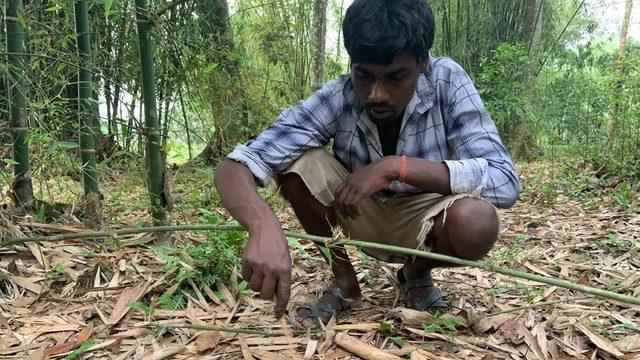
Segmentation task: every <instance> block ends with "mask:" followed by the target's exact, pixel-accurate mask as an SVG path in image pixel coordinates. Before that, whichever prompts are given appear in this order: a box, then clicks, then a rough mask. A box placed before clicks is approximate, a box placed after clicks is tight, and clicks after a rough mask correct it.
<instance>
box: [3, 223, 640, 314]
mask: <svg viewBox="0 0 640 360" xmlns="http://www.w3.org/2000/svg"><path fill="white" fill-rule="evenodd" d="M170 231H246V230H245V228H243V227H242V226H237V225H205V224H196V225H177V226H154V227H146V228H125V229H119V230H112V231H99V232H86V233H79V234H64V235H55V236H39V237H32V238H25V239H10V240H8V241H4V242H0V246H1V247H7V246H11V245H18V244H24V243H27V242H44V241H48V242H59V241H65V240H81V239H91V238H94V239H98V238H106V237H112V238H116V239H117V238H118V237H119V236H122V235H131V234H139V233H163V232H170ZM284 234H285V235H286V236H287V237H290V238H294V239H302V240H309V241H312V242H315V243H318V244H323V245H324V246H326V247H335V246H340V245H351V246H355V247H358V248H365V249H378V250H384V251H389V252H394V253H397V254H403V255H408V256H416V257H422V258H426V259H431V260H437V261H442V262H447V263H450V264H455V265H461V266H468V267H474V268H479V269H483V270H486V271H489V272H494V273H498V274H502V275H506V276H509V277H514V278H519V279H525V280H531V281H535V282H538V283H542V284H547V285H552V286H557V287H561V288H565V289H569V290H575V291H579V292H582V293H585V294H589V295H594V296H599V297H602V298H605V299H610V300H616V301H619V302H621V303H625V304H632V305H640V298H637V297H633V296H629V295H624V294H619V293H615V292H613V291H608V290H603V289H598V288H594V287H590V286H586V285H580V284H576V283H573V282H571V281H568V280H562V279H556V278H552V277H546V276H541V275H536V274H530V273H526V272H523V271H517V270H510V269H504V268H501V267H499V266H496V265H494V264H492V263H491V262H488V261H472V260H465V259H460V258H456V257H453V256H448V255H442V254H437V253H433V252H428V251H422V250H417V249H410V248H404V247H400V246H393V245H387V244H380V243H372V242H366V241H360V240H335V239H333V238H330V237H324V236H315V235H307V234H300V233H297V232H292V231H284Z"/></svg>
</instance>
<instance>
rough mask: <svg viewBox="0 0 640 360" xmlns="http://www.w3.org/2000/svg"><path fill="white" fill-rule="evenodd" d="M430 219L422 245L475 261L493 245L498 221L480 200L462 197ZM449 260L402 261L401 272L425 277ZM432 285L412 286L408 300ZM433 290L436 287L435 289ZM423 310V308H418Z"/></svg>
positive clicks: (410, 276) (414, 277)
mask: <svg viewBox="0 0 640 360" xmlns="http://www.w3.org/2000/svg"><path fill="white" fill-rule="evenodd" d="M445 211H446V218H445V221H444V223H443V221H442V220H443V217H444V216H445V213H444V212H442V213H440V214H439V215H438V216H436V217H435V219H434V227H433V228H432V230H431V232H430V233H429V234H428V235H427V239H426V243H425V244H426V245H429V246H430V247H431V251H433V252H435V253H439V254H444V255H450V256H455V257H459V258H462V259H467V260H479V259H481V258H483V257H484V256H485V255H487V254H488V253H489V251H490V250H491V249H492V248H493V246H494V244H495V242H496V240H497V238H498V232H499V227H500V226H499V220H498V215H497V212H496V210H495V208H494V207H493V206H492V205H491V204H489V203H487V202H486V201H484V200H480V199H476V198H462V199H459V200H457V201H455V202H454V203H453V204H452V205H451V207H449V208H448V209H446V210H445ZM452 266H454V265H453V264H451V263H446V262H440V261H434V260H430V259H424V258H417V259H416V260H415V261H409V262H407V263H406V264H405V266H404V269H403V272H404V276H405V278H406V279H407V280H411V281H416V280H420V279H425V278H427V279H429V280H430V277H431V269H433V268H436V267H452ZM433 291H434V288H428V287H423V288H416V289H414V290H413V291H412V294H409V295H410V297H412V298H414V299H411V300H410V302H411V301H414V302H417V303H419V300H420V299H419V298H420V297H424V298H429V297H432V296H430V294H429V292H433ZM435 291H437V289H435ZM421 310H423V309H421Z"/></svg>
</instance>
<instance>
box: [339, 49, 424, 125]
mask: <svg viewBox="0 0 640 360" xmlns="http://www.w3.org/2000/svg"><path fill="white" fill-rule="evenodd" d="M424 69H425V63H424V62H418V61H417V60H416V58H415V56H413V55H408V54H404V53H403V54H399V55H397V56H396V57H394V59H393V62H391V64H389V65H373V64H366V63H354V64H353V66H352V67H351V79H352V81H353V85H354V89H355V92H356V96H357V97H358V99H359V100H360V102H361V103H362V104H364V107H365V110H366V111H367V113H368V114H369V117H370V118H371V120H372V121H374V122H375V123H377V124H385V123H389V122H390V121H396V120H400V119H401V115H402V112H403V111H404V109H405V107H406V106H407V104H408V103H409V101H411V97H412V96H413V93H414V92H415V90H416V84H417V81H418V76H420V73H421V72H422V71H424Z"/></svg>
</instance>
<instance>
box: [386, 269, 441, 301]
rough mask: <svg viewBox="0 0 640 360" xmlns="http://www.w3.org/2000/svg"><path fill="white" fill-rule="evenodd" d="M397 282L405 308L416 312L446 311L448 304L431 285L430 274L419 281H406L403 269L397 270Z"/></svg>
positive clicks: (438, 290)
mask: <svg viewBox="0 0 640 360" xmlns="http://www.w3.org/2000/svg"><path fill="white" fill-rule="evenodd" d="M397 276H398V282H399V283H400V289H401V290H402V294H403V296H404V299H405V303H406V305H407V307H409V308H411V309H415V310H418V311H447V310H448V309H449V304H448V303H447V302H446V301H445V300H444V298H443V296H442V293H441V292H440V289H438V288H437V287H435V286H434V285H433V279H432V278H431V272H428V274H427V275H426V276H425V277H423V278H420V279H415V280H408V279H407V278H406V276H405V274H404V268H401V269H400V270H398V274H397Z"/></svg>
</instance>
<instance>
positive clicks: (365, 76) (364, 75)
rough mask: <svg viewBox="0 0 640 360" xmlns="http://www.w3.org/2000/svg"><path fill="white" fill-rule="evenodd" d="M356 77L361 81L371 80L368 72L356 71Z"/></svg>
mask: <svg viewBox="0 0 640 360" xmlns="http://www.w3.org/2000/svg"><path fill="white" fill-rule="evenodd" d="M356 76H357V77H358V78H360V79H368V78H369V74H367V73H366V72H363V71H356Z"/></svg>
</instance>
